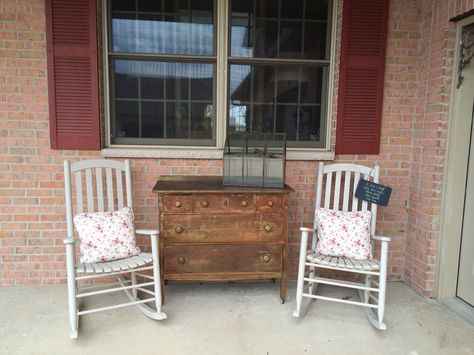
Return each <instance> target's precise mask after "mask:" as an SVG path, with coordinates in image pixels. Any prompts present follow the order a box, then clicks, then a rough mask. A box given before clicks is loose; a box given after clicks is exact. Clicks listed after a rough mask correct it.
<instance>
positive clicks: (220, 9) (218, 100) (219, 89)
mask: <svg viewBox="0 0 474 355" xmlns="http://www.w3.org/2000/svg"><path fill="white" fill-rule="evenodd" d="M229 1H230V0H226V1H218V0H215V4H216V5H215V6H216V7H217V11H216V14H217V24H216V30H217V35H216V56H217V60H216V69H217V75H216V95H215V105H216V109H215V118H214V119H215V122H216V145H217V148H219V149H223V148H224V143H225V136H226V130H227V124H226V122H227V114H228V113H227V92H228V88H227V81H228V69H227V68H228V64H227V54H228V48H227V46H228V23H229V14H230V12H229V11H228V9H229Z"/></svg>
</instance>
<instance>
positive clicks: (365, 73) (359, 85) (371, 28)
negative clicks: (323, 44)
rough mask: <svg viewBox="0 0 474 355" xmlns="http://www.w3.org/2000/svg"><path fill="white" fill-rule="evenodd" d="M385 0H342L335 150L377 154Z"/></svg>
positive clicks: (386, 8) (386, 4) (387, 5)
mask: <svg viewBox="0 0 474 355" xmlns="http://www.w3.org/2000/svg"><path fill="white" fill-rule="evenodd" d="M388 7H389V0H371V1H367V0H344V5H343V18H342V43H341V59H340V68H339V93H338V108H337V110H338V114H337V133H336V153H338V154H378V153H379V150H380V127H381V120H382V100H383V84H384V71H385V49H386V43H387V39H386V38H387V24H388Z"/></svg>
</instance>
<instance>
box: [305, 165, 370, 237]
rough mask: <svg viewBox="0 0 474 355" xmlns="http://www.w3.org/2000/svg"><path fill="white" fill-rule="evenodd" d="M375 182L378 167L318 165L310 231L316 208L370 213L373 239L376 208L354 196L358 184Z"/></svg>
mask: <svg viewBox="0 0 474 355" xmlns="http://www.w3.org/2000/svg"><path fill="white" fill-rule="evenodd" d="M361 178H363V179H365V180H369V181H373V182H375V183H378V182H379V167H378V166H377V165H375V166H373V167H366V166H363V165H356V164H329V165H324V163H322V162H321V163H319V169H318V179H317V181H316V206H315V210H314V214H315V215H314V217H315V218H314V228H316V214H317V212H318V209H319V208H330V209H334V210H339V211H345V212H347V211H366V210H370V211H371V213H372V218H371V226H370V233H371V235H372V236H373V235H375V225H376V222H377V205H376V204H375V203H369V202H367V201H363V200H359V199H358V198H356V197H355V196H354V194H355V191H356V188H357V184H358V183H359V180H360V179H361Z"/></svg>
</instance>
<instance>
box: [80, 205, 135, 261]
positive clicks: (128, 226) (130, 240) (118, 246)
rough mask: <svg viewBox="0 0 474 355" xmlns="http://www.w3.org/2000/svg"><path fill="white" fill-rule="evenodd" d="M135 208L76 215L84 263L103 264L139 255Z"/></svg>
mask: <svg viewBox="0 0 474 355" xmlns="http://www.w3.org/2000/svg"><path fill="white" fill-rule="evenodd" d="M133 221H134V218H133V210H132V209H131V208H130V207H124V208H122V209H120V210H118V211H113V212H95V213H80V214H77V215H75V216H74V225H75V226H76V230H77V232H78V234H79V240H80V250H81V259H80V260H81V262H82V263H97V262H99V263H103V262H106V261H112V260H117V259H122V258H127V257H130V256H134V255H138V254H140V249H139V248H138V247H137V246H136V244H135V226H134V223H133Z"/></svg>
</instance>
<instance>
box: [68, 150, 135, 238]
mask: <svg viewBox="0 0 474 355" xmlns="http://www.w3.org/2000/svg"><path fill="white" fill-rule="evenodd" d="M104 173H105V174H104ZM124 183H125V184H124ZM64 189H65V200H66V220H67V233H68V238H72V237H73V231H74V224H73V215H74V214H75V213H83V212H104V211H114V210H118V209H120V208H123V207H124V206H127V207H133V196H132V173H131V168H130V161H129V160H125V161H124V162H119V161H115V160H107V159H93V160H84V161H79V162H77V163H72V164H71V163H70V162H69V161H68V160H65V161H64ZM124 190H125V194H124ZM73 191H74V193H73ZM74 199H75V201H74ZM73 202H75V203H74V204H73ZM85 207H87V210H86V211H84V209H85Z"/></svg>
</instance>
